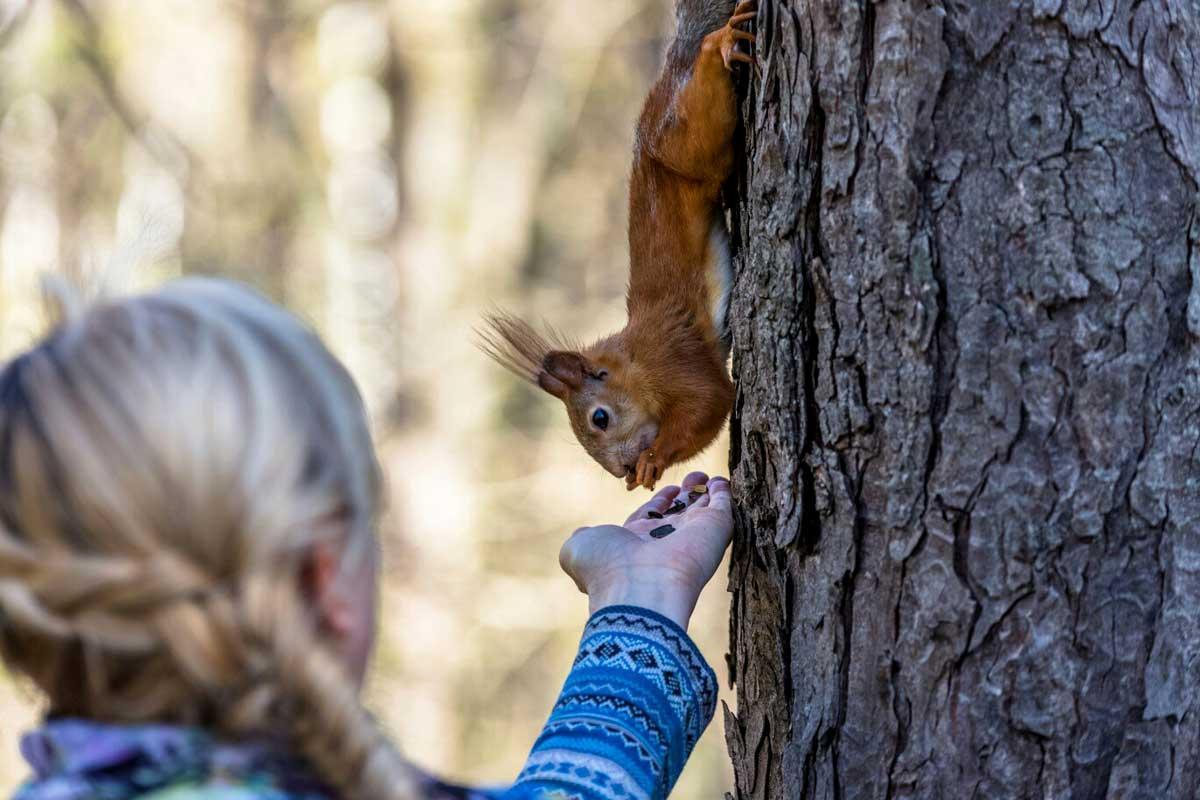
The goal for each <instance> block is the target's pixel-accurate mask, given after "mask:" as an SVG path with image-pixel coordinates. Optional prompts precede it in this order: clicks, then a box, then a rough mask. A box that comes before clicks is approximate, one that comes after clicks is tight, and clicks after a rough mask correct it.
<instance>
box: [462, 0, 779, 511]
mask: <svg viewBox="0 0 1200 800" xmlns="http://www.w3.org/2000/svg"><path fill="white" fill-rule="evenodd" d="M729 5H730V4H729V3H727V2H721V0H700V2H696V0H679V2H678V4H677V7H676V16H677V28H676V31H677V32H676V37H675V39H674V41H673V42H672V45H671V47H670V48H669V50H668V52H667V57H666V62H665V65H664V67H663V70H662V73H661V74H660V76H659V78H658V80H657V82H656V83H655V84H654V87H653V88H652V89H651V91H650V94H649V96H648V97H647V98H646V103H645V106H644V107H643V109H642V113H641V117H640V119H639V121H638V125H637V131H636V136H635V144H634V157H633V169H632V173H631V177H630V182H629V261H630V278H629V289H628V296H627V301H626V305H627V311H628V317H629V319H628V323H627V324H626V325H625V327H624V328H623V329H622V330H620V331H618V332H616V333H614V334H612V335H610V336H607V337H605V338H603V339H601V340H599V341H597V342H596V343H594V344H592V345H590V346H587V347H582V348H581V347H578V346H575V345H573V344H571V343H569V342H567V341H566V340H565V339H563V338H562V337H561V336H557V335H554V336H552V338H551V339H547V338H546V337H544V336H542V335H540V334H539V333H538V332H537V331H535V330H534V329H533V328H532V327H531V326H530V325H528V324H527V323H525V322H523V321H522V320H520V319H517V318H516V317H514V316H512V315H510V314H506V313H503V312H496V313H492V314H489V315H487V317H486V328H485V329H484V330H483V331H481V332H480V337H481V347H482V349H483V350H484V351H485V352H486V353H487V354H488V355H489V356H491V357H492V358H493V359H495V360H496V361H497V362H499V363H500V364H501V365H503V366H504V367H506V368H508V369H509V370H511V371H512V372H514V373H516V374H517V375H518V376H521V377H523V378H525V379H528V380H530V381H532V382H533V383H535V384H537V385H538V386H540V387H541V388H542V389H543V390H545V391H546V392H548V393H549V394H552V395H554V396H555V397H557V398H558V399H559V400H562V401H563V403H564V404H565V405H566V407H567V415H568V417H569V418H570V422H571V428H572V429H573V431H574V433H575V437H576V438H577V439H578V440H579V442H580V444H582V445H583V447H584V449H585V450H587V452H588V453H589V454H590V455H591V456H592V458H593V459H595V460H596V461H597V462H598V463H599V464H600V465H601V466H602V467H604V468H605V469H606V470H608V471H609V472H610V473H612V474H613V475H615V476H616V477H618V478H624V479H625V481H626V488H627V489H629V490H633V489H635V488H637V487H638V486H644V487H646V488H647V489H653V488H654V485H655V483H656V482H657V481H658V479H659V478H660V477H661V476H662V475H663V473H664V472H665V471H666V470H667V468H668V467H670V466H672V465H673V464H676V463H678V462H680V461H685V460H687V459H689V458H691V457H692V456H695V455H696V454H698V453H699V452H700V451H702V450H703V449H704V448H706V447H708V445H710V444H711V443H712V441H713V440H714V439H715V438H716V437H717V434H719V433H720V432H721V428H722V427H723V426H724V425H725V419H726V418H727V417H728V416H729V412H730V410H731V409H732V407H733V399H734V386H733V381H732V380H731V379H730V377H729V373H728V372H727V370H726V361H727V360H728V357H729V349H730V337H729V333H728V329H727V321H726V315H727V311H728V306H729V293H730V286H731V283H732V279H733V276H732V266H731V263H730V256H729V239H728V233H727V231H726V228H725V218H724V214H723V212H722V209H721V206H720V193H721V186H722V184H724V182H725V180H726V179H727V178H728V177H729V175H730V173H731V172H732V170H733V165H734V154H733V147H732V145H733V135H734V128H735V125H736V122H737V117H736V92H735V89H734V85H733V78H732V72H733V69H734V66H735V64H737V63H744V64H748V65H751V66H753V65H754V64H755V60H754V57H753V56H752V55H749V54H748V53H745V52H742V51H741V50H739V49H738V48H737V44H738V42H741V41H744V42H747V43H749V44H751V45H752V44H753V42H754V39H755V37H754V34H752V33H749V32H748V31H745V30H743V29H742V26H744V25H745V24H746V23H747V22H749V21H750V20H752V19H754V17H755V15H756V12H757V6H756V2H755V0H746V2H741V3H739V4H738V5H737V7H736V8H735V9H734V10H733V13H732V15H729ZM727 15H728V16H727Z"/></svg>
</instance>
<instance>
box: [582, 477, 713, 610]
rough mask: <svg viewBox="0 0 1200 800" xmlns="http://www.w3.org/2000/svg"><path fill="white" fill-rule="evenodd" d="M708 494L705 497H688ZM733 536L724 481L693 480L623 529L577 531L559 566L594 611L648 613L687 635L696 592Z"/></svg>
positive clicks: (670, 489)
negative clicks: (629, 608) (630, 608)
mask: <svg viewBox="0 0 1200 800" xmlns="http://www.w3.org/2000/svg"><path fill="white" fill-rule="evenodd" d="M696 487H705V490H704V491H703V493H700V492H694V491H692V490H693V489H694V488H696ZM732 534H733V507H732V497H731V495H730V487H729V481H728V480H726V479H725V478H713V479H712V480H709V479H708V476H707V475H705V474H704V473H703V472H693V473H691V474H689V475H688V476H687V477H686V478H684V479H683V485H682V487H680V486H667V487H665V488H663V489H660V490H659V491H658V493H656V494H655V495H654V497H652V498H651V499H650V500H649V502H647V503H645V504H644V505H642V506H641V507H640V508H638V510H637V511H634V512H633V514H631V515H630V516H629V518H628V519H626V520H625V524H624V525H595V526H592V527H587V528H580V529H579V530H577V531H575V533H573V534H572V535H571V538H569V539H567V541H566V543H565V544H563V547H562V550H561V552H560V553H559V563H560V564H561V565H562V568H563V570H564V571H566V573H567V574H568V575H570V576H571V577H572V578H573V579H574V580H575V585H576V586H578V587H579V590H580V591H581V592H584V593H585V594H587V595H588V598H589V600H590V605H591V610H592V611H593V612H595V611H598V610H599V609H601V608H604V607H605V606H611V605H634V606H640V607H642V608H648V609H650V610H651V611H657V612H658V613H660V614H662V615H664V616H666V617H667V618H669V619H671V620H672V621H674V622H676V623H678V624H679V625H680V627H683V628H687V623H688V619H689V618H690V617H691V614H692V610H693V609H694V608H695V607H696V600H697V599H699V597H700V591H701V590H702V589H703V588H704V586H705V584H707V583H708V581H709V579H711V578H712V576H713V574H714V573H715V572H716V571H717V567H718V566H720V564H721V557H722V555H723V554H724V553H725V548H726V547H727V546H728V545H729V539H730V537H731V536H732Z"/></svg>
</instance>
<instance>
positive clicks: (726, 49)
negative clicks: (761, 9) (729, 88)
mask: <svg viewBox="0 0 1200 800" xmlns="http://www.w3.org/2000/svg"><path fill="white" fill-rule="evenodd" d="M757 14H758V2H757V0H745V2H742V3H738V6H737V8H735V9H734V10H733V16H732V17H730V18H729V22H727V23H726V24H725V27H724V28H722V29H721V30H719V31H717V32H716V33H714V34H713V36H716V37H718V39H719V42H720V45H719V46H720V48H721V60H722V61H724V62H725V69H727V70H730V71H733V62H735V61H740V62H741V63H743V64H750V65H752V66H753V65H755V64H756V62H755V60H754V56H752V55H750V54H748V53H742V52H740V51H739V50H738V49H737V43H738V42H739V41H744V42H749V43H750V44H751V45H753V44H754V34H753V33H750V32H749V31H744V30H742V29H741V28H739V27H738V26H739V25H744V24H745V23H747V22H749V21H750V20H752V19H754V17H755V16H757Z"/></svg>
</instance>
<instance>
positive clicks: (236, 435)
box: [0, 279, 731, 800]
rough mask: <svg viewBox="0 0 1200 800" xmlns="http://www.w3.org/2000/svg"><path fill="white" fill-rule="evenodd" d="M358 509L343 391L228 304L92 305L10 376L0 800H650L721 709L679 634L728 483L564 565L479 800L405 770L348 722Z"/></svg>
mask: <svg viewBox="0 0 1200 800" xmlns="http://www.w3.org/2000/svg"><path fill="white" fill-rule="evenodd" d="M705 480H706V478H705V476H703V475H699V474H693V475H692V476H689V478H688V479H687V480H685V485H687V486H688V487H689V488H690V487H693V486H695V485H696V484H699V483H703V482H705ZM379 484H380V478H379V471H378V465H377V463H376V460H375V457H374V451H373V448H372V444H371V440H370V437H369V434H368V431H367V423H366V419H365V414H364V411H363V407H362V403H361V401H360V399H359V397H358V394H357V391H356V389H355V387H354V385H353V383H352V382H351V379H350V377H349V376H348V374H347V373H346V372H345V370H344V369H343V368H342V367H341V365H340V364H339V363H338V362H337V361H336V359H334V358H333V356H332V355H331V354H330V353H329V352H328V351H327V350H325V348H324V347H323V346H322V345H321V344H320V342H319V341H318V340H317V338H316V337H315V336H314V335H313V334H312V333H311V332H309V331H308V330H307V329H305V328H304V327H303V326H302V325H301V324H300V323H299V322H298V321H297V320H296V319H294V318H293V317H291V316H290V315H288V314H287V313H285V312H284V311H282V310H281V309H279V308H278V307H276V306H274V305H272V304H271V303H269V302H267V301H265V300H263V299H262V298H260V297H259V296H257V295H255V294H253V293H252V292H250V291H249V290H247V289H245V288H242V287H239V286H237V285H235V284H232V283H227V282H222V281H216V280H204V279H189V280H184V281H179V282H176V283H174V284H171V285H169V286H167V287H166V288H164V289H162V290H160V291H158V292H155V293H153V294H150V295H147V296H143V297H139V298H134V299H128V300H124V301H120V302H113V303H109V304H105V305H101V306H99V307H97V308H94V309H92V310H89V311H87V312H85V313H82V314H79V315H77V316H76V317H75V318H74V319H68V320H66V321H65V322H64V323H62V324H61V325H60V326H59V327H58V328H57V329H56V330H55V331H54V332H53V333H52V334H51V335H50V336H48V337H47V338H46V339H45V340H44V341H42V342H41V343H39V344H38V345H37V346H36V347H34V348H33V349H31V350H30V351H28V352H26V353H24V354H22V355H20V356H19V357H18V358H16V359H15V360H13V361H12V362H11V363H9V364H8V365H6V366H5V368H4V370H3V372H2V373H0V654H2V655H3V657H4V660H5V662H6V663H7V664H8V666H9V667H10V668H11V669H12V670H14V671H15V672H17V673H20V674H23V675H25V676H28V677H29V678H30V679H32V681H33V682H34V683H35V684H36V685H37V686H38V688H39V689H40V690H41V691H42V692H44V693H45V695H46V697H47V699H48V701H49V714H48V717H47V723H46V725H45V726H44V727H43V728H42V729H41V730H38V731H35V732H33V733H31V734H29V735H28V736H26V737H25V739H24V741H23V744H22V749H23V752H24V754H25V756H26V758H27V759H28V760H29V762H30V765H31V768H32V771H33V777H32V778H31V779H30V780H29V781H28V782H27V783H26V784H25V785H24V786H23V787H22V788H21V789H20V790H19V791H18V793H17V797H18V798H19V799H20V800H50V798H54V799H55V800H64V799H66V798H85V797H86V798H105V799H106V800H129V799H131V798H153V800H168V798H169V799H170V800H181V799H186V800H196V799H197V798H208V799H211V800H217V798H312V799H313V800H316V799H317V798H338V797H340V798H370V799H371V800H374V799H375V798H396V799H398V800H399V799H403V800H417V799H418V798H442V797H464V798H466V797H479V798H485V797H486V798H498V797H502V798H524V797H541V796H563V797H568V796H569V797H580V798H609V797H612V798H617V797H620V798H636V797H664V796H665V795H666V794H667V792H669V790H670V787H671V786H672V784H673V783H674V781H675V779H676V777H677V776H678V774H679V771H680V770H681V769H682V766H683V763H684V761H685V760H686V758H687V756H688V754H689V753H690V752H691V748H692V746H693V745H694V744H695V741H696V739H697V738H698V737H699V735H700V733H701V732H702V731H703V729H704V728H705V726H706V725H707V724H708V721H709V719H710V717H711V715H712V712H713V706H714V703H715V679H714V676H713V674H712V671H711V669H710V668H709V667H708V665H707V664H705V662H704V660H703V658H702V657H701V655H700V654H699V652H698V651H697V650H696V648H695V646H694V645H693V644H692V643H691V641H690V640H689V639H688V638H687V636H686V634H685V632H684V629H685V628H686V625H687V621H688V617H689V616H690V614H691V611H692V609H693V607H694V605H695V602H696V599H697V597H698V595H699V592H700V589H701V588H702V587H703V586H704V584H705V583H707V581H708V580H709V578H711V577H712V575H713V573H714V571H715V570H716V568H717V565H718V563H719V561H720V558H721V554H722V552H723V551H724V548H725V546H726V545H727V543H728V539H729V535H730V528H731V513H730V497H729V486H728V483H727V482H725V481H723V480H720V479H716V480H713V481H709V482H708V489H709V491H708V492H707V493H704V494H699V493H693V492H684V493H683V496H684V498H686V500H685V501H684V504H685V505H686V506H687V508H686V510H684V511H682V512H679V511H678V509H679V506H680V503H678V502H675V501H676V497H677V495H679V494H680V490H679V489H678V488H675V487H671V488H668V489H665V490H663V491H660V492H659V493H658V494H657V495H656V496H655V497H654V498H653V499H652V500H651V501H650V502H648V503H647V504H646V505H644V506H643V507H642V508H641V509H639V510H638V511H637V512H635V513H634V515H633V516H631V517H630V518H629V519H628V520H627V521H626V524H625V526H623V527H619V526H615V525H605V526H598V527H594V528H585V529H581V530H580V531H577V532H576V533H575V534H574V535H573V536H572V537H571V538H570V539H569V540H568V541H567V543H566V544H565V545H564V547H563V550H562V553H561V562H562V565H563V567H564V569H566V571H567V572H568V573H569V574H570V575H571V576H572V577H573V578H574V580H575V582H576V583H577V585H578V586H579V588H580V589H581V590H582V591H584V592H586V593H587V594H588V595H589V598H590V603H591V608H592V610H593V612H594V613H593V616H592V618H591V620H590V621H589V622H588V624H587V627H586V628H585V630H584V635H583V640H582V642H581V645H580V650H579V655H578V656H577V658H576V662H575V666H574V667H573V669H572V671H571V673H570V675H569V676H568V678H567V682H566V685H565V687H564V689H563V692H562V694H561V696H560V698H559V700H558V702H557V703H556V704H555V706H554V709H553V712H552V714H551V717H550V719H549V721H548V722H547V724H546V727H545V729H544V730H543V732H542V735H541V736H540V737H539V738H538V740H537V742H536V743H535V744H534V747H533V751H532V752H531V754H530V757H529V760H528V762H527V764H526V766H525V768H524V770H523V771H522V772H521V774H520V775H519V776H518V778H517V781H516V782H515V783H514V784H513V786H512V787H511V788H509V789H507V790H504V791H499V792H491V793H485V792H474V791H470V790H464V789H457V788H453V787H449V786H446V785H444V784H441V783H439V782H438V781H436V780H434V779H432V778H429V777H427V776H425V775H423V774H422V773H420V772H418V771H417V770H415V769H414V768H412V767H410V766H409V765H408V764H406V763H405V761H404V760H403V758H402V757H401V756H400V755H399V753H398V752H397V751H396V749H395V748H394V747H393V745H392V744H391V743H390V742H389V741H388V740H387V738H385V737H384V736H383V735H382V733H381V732H380V730H379V729H378V727H377V726H376V725H375V724H374V723H373V722H372V720H371V718H370V717H369V715H368V714H367V713H366V712H365V711H364V710H363V708H362V706H361V705H360V703H359V700H358V688H359V686H360V685H361V682H362V678H363V674H364V672H365V669H366V664H367V661H368V655H369V653H370V650H371V645H372V640H373V638H374V628H375V624H374V622H375V620H374V615H375V595H376V591H375V589H376V586H375V584H376V576H377V572H378V569H377V564H378V545H377V541H376V537H375V531H374V526H375V518H376V512H377V508H378V504H379V489H380V486H379ZM671 506H674V510H675V511H676V512H677V513H676V515H672V516H669V517H668V519H667V520H664V519H662V518H660V517H661V515H663V514H667V513H669V512H670V511H671V510H672V509H671V508H669V507H671ZM664 522H669V524H670V525H671V527H673V528H675V529H676V530H675V531H674V532H673V533H670V535H668V536H665V537H664V536H663V534H664V533H667V531H665V530H662V527H663V525H664ZM651 530H654V536H651V535H650V532H651ZM556 792H561V793H562V794H555V793H556Z"/></svg>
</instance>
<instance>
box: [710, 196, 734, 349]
mask: <svg viewBox="0 0 1200 800" xmlns="http://www.w3.org/2000/svg"><path fill="white" fill-rule="evenodd" d="M706 266H707V277H708V296H709V297H711V298H712V301H713V305H712V318H713V324H714V326H715V327H716V330H717V335H718V336H719V337H720V338H721V340H722V341H728V339H729V331H728V328H727V326H728V317H729V297H730V293H731V292H732V291H733V261H732V260H731V259H730V256H729V234H728V233H727V232H726V230H725V221H724V220H723V219H721V218H720V217H718V218H717V219H716V220H715V221H714V222H713V226H712V231H711V233H710V234H709V240H708V264H707V265H706Z"/></svg>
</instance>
